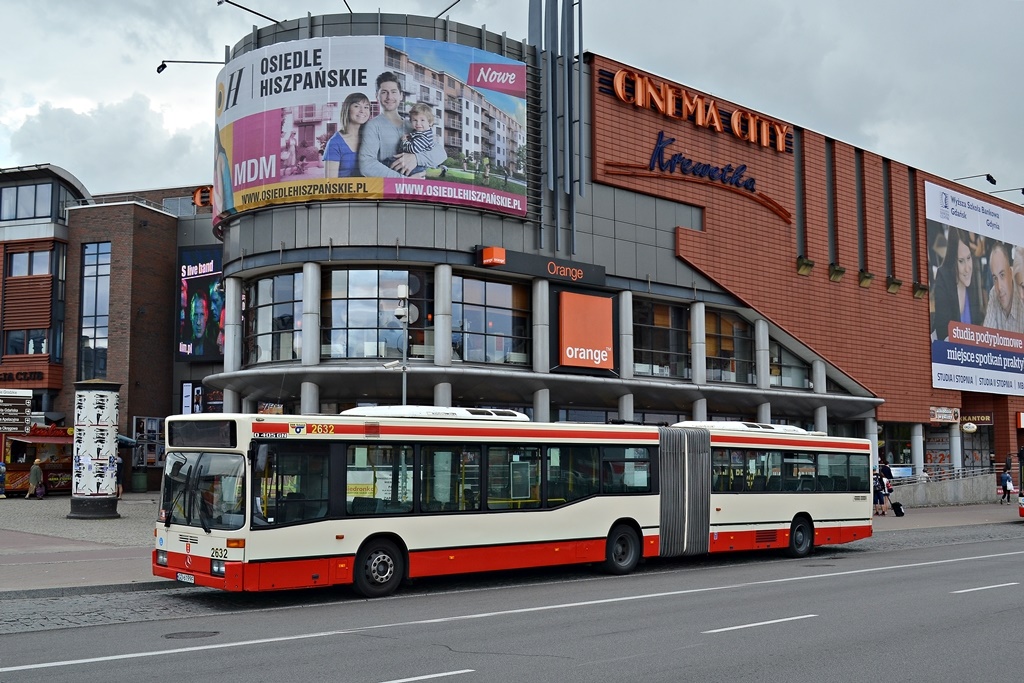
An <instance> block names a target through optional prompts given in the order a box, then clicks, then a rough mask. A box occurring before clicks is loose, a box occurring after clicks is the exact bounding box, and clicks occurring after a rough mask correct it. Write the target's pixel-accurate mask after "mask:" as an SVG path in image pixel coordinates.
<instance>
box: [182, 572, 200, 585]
mask: <svg viewBox="0 0 1024 683" xmlns="http://www.w3.org/2000/svg"><path fill="white" fill-rule="evenodd" d="M177 578H178V581H181V582H182V583H195V582H196V577H194V576H193V575H191V574H182V573H181V572H178V576H177Z"/></svg>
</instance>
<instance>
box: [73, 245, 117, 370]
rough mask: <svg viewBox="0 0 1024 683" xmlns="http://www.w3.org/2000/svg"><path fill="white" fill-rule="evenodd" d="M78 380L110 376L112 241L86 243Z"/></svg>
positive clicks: (83, 255)
mask: <svg viewBox="0 0 1024 683" xmlns="http://www.w3.org/2000/svg"><path fill="white" fill-rule="evenodd" d="M79 322H80V328H81V332H80V335H79V342H78V380H79V381H85V380H89V379H106V377H107V341H108V335H109V324H110V242H95V243H92V244H83V245H82V310H81V316H80V319H79Z"/></svg>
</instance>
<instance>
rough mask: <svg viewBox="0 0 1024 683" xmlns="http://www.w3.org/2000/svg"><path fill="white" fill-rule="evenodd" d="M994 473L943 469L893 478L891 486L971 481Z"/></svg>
mask: <svg viewBox="0 0 1024 683" xmlns="http://www.w3.org/2000/svg"><path fill="white" fill-rule="evenodd" d="M995 473H996V470H995V468H992V467H961V468H959V469H954V468H952V467H950V468H943V469H939V470H934V471H933V472H931V473H930V474H915V475H912V476H909V477H893V480H892V485H893V486H902V485H904V484H925V483H928V482H933V481H954V480H957V479H972V478H974V477H991V476H993V475H994V474H995Z"/></svg>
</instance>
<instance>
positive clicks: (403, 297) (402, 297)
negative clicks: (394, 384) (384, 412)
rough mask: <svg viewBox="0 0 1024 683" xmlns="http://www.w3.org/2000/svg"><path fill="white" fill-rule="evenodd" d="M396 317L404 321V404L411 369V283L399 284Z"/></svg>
mask: <svg viewBox="0 0 1024 683" xmlns="http://www.w3.org/2000/svg"><path fill="white" fill-rule="evenodd" d="M395 317H396V318H398V322H400V323H402V365H401V368H402V405H403V406H404V405H405V404H406V388H407V386H408V380H407V378H406V373H407V372H408V370H409V367H408V360H409V285H398V308H396V309H395Z"/></svg>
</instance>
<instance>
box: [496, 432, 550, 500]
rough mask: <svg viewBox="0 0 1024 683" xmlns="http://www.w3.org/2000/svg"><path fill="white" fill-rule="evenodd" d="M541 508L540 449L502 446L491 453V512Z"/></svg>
mask: <svg viewBox="0 0 1024 683" xmlns="http://www.w3.org/2000/svg"><path fill="white" fill-rule="evenodd" d="M539 507H540V449H539V448H537V447H536V446H511V447H508V446H501V447H491V448H488V449H487V509H488V510H508V509H515V510H522V509H526V508H539Z"/></svg>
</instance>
